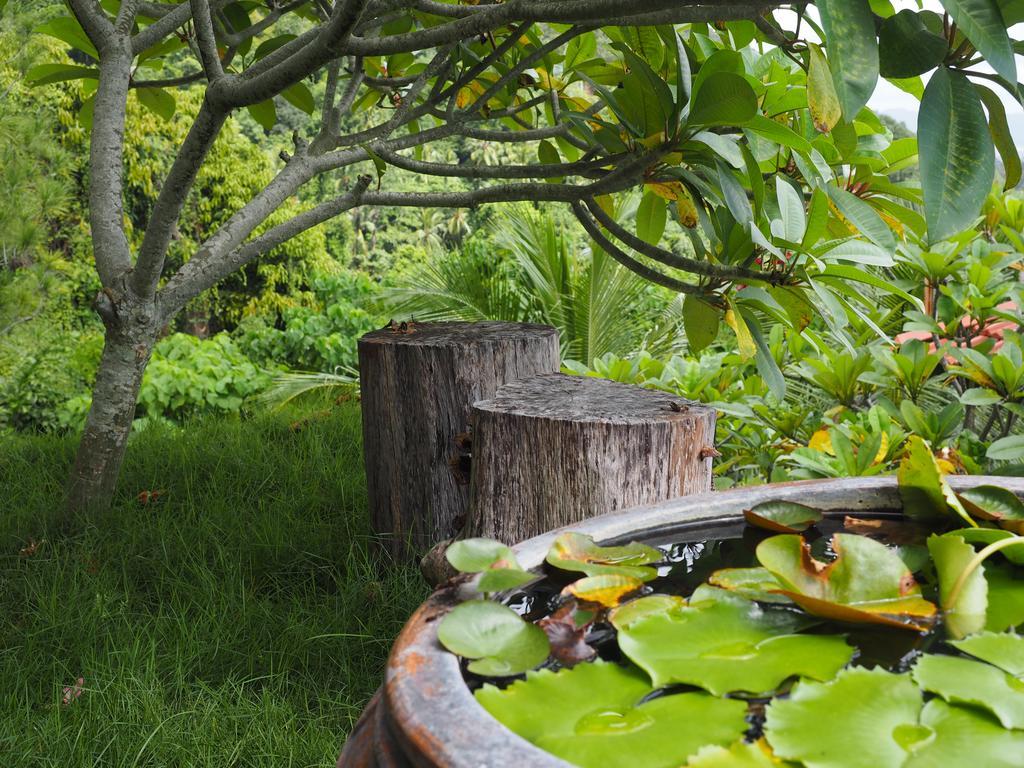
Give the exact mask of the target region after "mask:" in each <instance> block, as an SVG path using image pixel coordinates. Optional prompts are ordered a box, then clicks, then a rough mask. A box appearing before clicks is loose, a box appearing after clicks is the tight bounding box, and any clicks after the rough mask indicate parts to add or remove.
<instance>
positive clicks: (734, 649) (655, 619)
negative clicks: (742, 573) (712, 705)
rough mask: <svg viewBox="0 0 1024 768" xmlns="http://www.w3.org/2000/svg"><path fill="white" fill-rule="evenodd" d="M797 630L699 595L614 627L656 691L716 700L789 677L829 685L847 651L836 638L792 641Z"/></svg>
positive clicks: (776, 614) (717, 596) (775, 617)
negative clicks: (685, 688)
mask: <svg viewBox="0 0 1024 768" xmlns="http://www.w3.org/2000/svg"><path fill="white" fill-rule="evenodd" d="M647 599H648V598H640V599H639V600H636V601H634V602H635V603H643V601H644V600H647ZM634 610H637V609H636V608H634ZM803 625H804V621H803V620H802V619H801V617H799V616H797V615H794V614H792V613H789V612H785V611H768V610H765V609H763V608H760V607H759V606H758V605H757V604H756V603H752V602H750V601H749V600H745V599H743V598H741V597H737V596H735V595H731V594H729V593H726V592H722V591H720V590H715V589H713V588H710V587H701V588H699V589H698V590H697V592H695V593H694V595H693V597H691V598H690V601H689V603H688V604H686V605H676V606H673V607H671V608H669V609H668V610H659V611H656V612H650V613H648V614H647V615H644V616H641V617H640V618H637V619H635V620H633V621H630V622H629V623H628V624H625V625H622V626H618V629H619V638H618V639H619V647H620V648H621V649H622V652H623V653H624V654H625V655H626V656H627V657H628V658H629V659H630V660H632V661H633V662H634V663H636V664H637V665H638V666H640V667H641V668H642V669H644V670H645V671H646V672H647V673H648V674H649V675H650V676H651V680H652V681H653V682H654V685H655V686H659V687H660V686H663V685H668V684H669V683H687V684H690V685H697V686H700V687H701V688H704V689H705V690H707V691H709V692H711V693H713V694H716V695H722V694H725V693H729V692H730V691H749V692H751V693H766V692H770V691H773V690H775V689H776V688H778V686H779V685H780V684H781V683H782V682H783V681H785V680H786V679H787V678H789V677H793V676H803V677H811V678H814V679H818V680H827V679H828V678H830V677H832V675H834V674H835V673H836V672H837V671H838V670H840V669H841V668H842V667H843V666H845V665H846V664H847V663H848V662H849V661H850V659H851V658H852V656H853V648H851V647H850V646H848V645H847V644H846V643H845V641H844V640H843V638H842V637H838V636H814V635H797V634H793V633H794V632H795V631H796V630H798V629H800V628H801V627H802V626H803Z"/></svg>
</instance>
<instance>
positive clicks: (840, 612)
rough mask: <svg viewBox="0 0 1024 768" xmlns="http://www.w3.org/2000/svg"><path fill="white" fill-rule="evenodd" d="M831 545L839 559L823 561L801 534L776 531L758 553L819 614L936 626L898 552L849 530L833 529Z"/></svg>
mask: <svg viewBox="0 0 1024 768" xmlns="http://www.w3.org/2000/svg"><path fill="white" fill-rule="evenodd" d="M837 434H838V433H837ZM833 445H835V440H833ZM831 548H832V551H833V552H835V554H836V557H835V559H834V560H833V561H832V562H830V563H821V562H819V561H817V560H815V559H814V557H812V555H811V550H810V545H809V544H807V542H805V541H804V540H803V539H802V538H801V537H800V536H796V535H782V536H772V537H771V538H770V539H765V540H764V541H762V542H761V543H760V544H758V545H757V559H758V561H759V562H760V563H761V565H762V566H764V567H765V568H767V569H768V570H769V571H770V572H771V574H772V575H773V576H774V577H775V578H776V579H778V581H779V583H780V584H781V585H782V590H781V592H782V594H784V595H785V596H786V597H788V598H789V599H790V600H792V601H793V602H794V603H796V604H797V605H799V606H800V607H801V608H803V609H804V610H805V611H807V612H808V613H811V614H813V615H815V616H821V617H822V618H827V619H834V620H837V621H844V622H853V623H866V624H884V625H887V626H891V627H898V628H900V629H909V630H913V631H921V630H924V629H927V628H928V627H930V626H931V624H932V623H933V621H934V617H935V606H934V605H933V604H932V603H930V602H928V601H927V600H925V599H923V598H922V597H921V588H920V587H919V586H918V585H917V583H916V582H915V581H914V577H913V575H912V574H911V572H910V570H909V569H908V568H907V566H906V563H904V562H903V560H902V559H901V558H900V556H899V555H898V554H897V553H896V552H894V551H893V550H891V549H889V548H888V547H887V546H885V545H884V544H881V543H879V542H877V541H874V540H873V539H869V538H868V537H866V536H858V535H855V534H848V533H837V534H834V535H833V536H832V543H831Z"/></svg>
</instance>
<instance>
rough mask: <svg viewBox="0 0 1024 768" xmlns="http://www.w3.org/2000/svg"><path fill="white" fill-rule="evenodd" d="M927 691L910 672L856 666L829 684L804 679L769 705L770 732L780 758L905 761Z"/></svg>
mask: <svg viewBox="0 0 1024 768" xmlns="http://www.w3.org/2000/svg"><path fill="white" fill-rule="evenodd" d="M921 703H922V702H921V692H920V691H919V690H918V688H917V686H916V685H914V683H913V681H912V680H911V679H910V675H895V674H892V673H891V672H886V671H884V670H882V669H873V670H868V669H863V668H855V669H848V670H845V671H843V672H841V673H840V674H839V675H838V676H837V677H836V678H835V679H834V680H831V681H829V682H827V683H816V682H808V681H804V682H801V683H799V684H798V685H797V686H796V687H795V688H794V689H793V693H792V695H791V696H790V697H789V698H788V699H777V700H775V701H773V702H772V703H771V704H770V705H769V706H768V708H767V713H766V715H767V716H766V720H765V735H766V737H767V738H768V743H769V744H771V745H772V748H773V749H774V750H775V754H776V756H777V757H781V758H783V759H786V760H799V761H801V762H803V764H804V765H806V766H808V768H879V766H900V765H902V763H903V760H904V759H905V758H906V755H907V752H906V749H905V747H904V746H903V744H901V743H900V742H901V741H905V739H904V738H901V737H903V735H904V734H907V735H913V733H914V729H915V728H916V726H917V721H918V716H919V714H920V712H921Z"/></svg>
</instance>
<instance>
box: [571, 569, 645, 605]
mask: <svg viewBox="0 0 1024 768" xmlns="http://www.w3.org/2000/svg"><path fill="white" fill-rule="evenodd" d="M643 585H644V583H643V582H642V581H640V579H635V578H633V577H632V576H617V575H614V574H605V575H603V576H588V577H586V578H585V579H580V580H579V581H575V582H573V583H572V584H570V585H569V586H568V587H566V588H565V589H563V590H562V594H563V595H572V596H573V597H575V598H576V599H577V600H579V601H580V602H582V603H592V604H594V605H600V606H602V607H603V608H614V607H615V606H617V605H618V604H619V603H621V602H622V598H623V597H625V596H626V595H629V594H632V593H633V592H636V591H637V590H638V589H640V587H642V586H643Z"/></svg>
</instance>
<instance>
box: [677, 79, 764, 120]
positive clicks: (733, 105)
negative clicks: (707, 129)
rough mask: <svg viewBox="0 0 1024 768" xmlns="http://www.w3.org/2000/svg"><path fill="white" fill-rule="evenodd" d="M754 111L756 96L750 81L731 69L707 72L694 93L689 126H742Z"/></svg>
mask: <svg viewBox="0 0 1024 768" xmlns="http://www.w3.org/2000/svg"><path fill="white" fill-rule="evenodd" d="M756 114H757V96H756V95H755V94H754V89H753V88H751V87H750V83H748V82H747V81H746V79H745V78H743V77H741V76H740V75H737V74H734V73H732V72H714V73H712V74H711V75H708V77H707V79H705V80H704V82H703V83H702V84H701V87H700V90H699V91H697V93H696V95H695V96H694V100H693V104H692V105H691V107H690V116H689V118H688V120H687V122H688V123H689V124H690V125H743V124H744V123H746V122H748V121H749V120H751V119H752V118H753V117H754V115H756Z"/></svg>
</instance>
